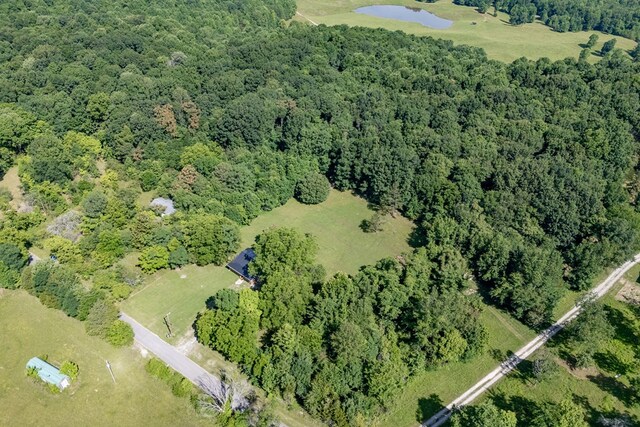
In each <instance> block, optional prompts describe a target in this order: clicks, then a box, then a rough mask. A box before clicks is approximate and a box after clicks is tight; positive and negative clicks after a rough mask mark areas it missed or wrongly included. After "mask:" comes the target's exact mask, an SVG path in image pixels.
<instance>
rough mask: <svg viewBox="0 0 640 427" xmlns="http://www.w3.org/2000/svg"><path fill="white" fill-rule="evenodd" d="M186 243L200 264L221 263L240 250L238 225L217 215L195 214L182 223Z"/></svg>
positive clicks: (192, 256) (191, 254)
mask: <svg viewBox="0 0 640 427" xmlns="http://www.w3.org/2000/svg"><path fill="white" fill-rule="evenodd" d="M182 232H183V234H184V243H185V247H186V249H187V251H188V252H189V255H190V257H191V259H192V260H193V261H194V262H195V263H196V264H198V265H206V264H210V263H214V264H217V265H221V264H223V263H224V262H226V261H227V260H228V258H229V256H230V255H231V254H233V253H235V252H236V251H237V250H238V247H239V244H240V234H239V231H238V226H237V225H236V224H235V223H234V222H232V221H230V220H229V219H227V218H224V217H219V216H216V215H209V214H204V215H202V214H201V215H194V216H192V217H189V218H188V219H187V220H186V221H184V222H183V223H182Z"/></svg>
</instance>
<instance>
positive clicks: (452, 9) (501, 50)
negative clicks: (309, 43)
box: [294, 0, 636, 62]
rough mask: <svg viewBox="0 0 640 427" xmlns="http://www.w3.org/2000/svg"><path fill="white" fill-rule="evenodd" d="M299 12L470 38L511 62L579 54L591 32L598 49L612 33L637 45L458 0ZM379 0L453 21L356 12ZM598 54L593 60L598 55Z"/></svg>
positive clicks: (313, 6)
mask: <svg viewBox="0 0 640 427" xmlns="http://www.w3.org/2000/svg"><path fill="white" fill-rule="evenodd" d="M297 4H298V12H299V15H296V17H295V18H294V19H295V20H298V21H301V22H309V21H313V22H314V23H318V24H326V25H340V24H345V25H351V26H360V27H371V28H385V29H387V30H391V31H396V30H400V31H404V32H406V33H409V34H415V35H419V36H432V37H435V38H441V39H448V40H452V41H453V42H454V43H455V44H468V45H471V46H476V47H481V48H483V49H484V50H485V51H486V52H487V55H488V56H489V58H492V59H498V60H500V61H505V62H511V61H514V60H516V59H518V58H520V57H522V56H525V57H527V58H529V59H538V58H542V57H545V56H546V57H549V58H551V59H553V60H556V59H563V58H566V57H574V58H577V57H578V55H579V54H580V51H581V50H582V46H581V44H584V43H586V42H587V40H588V39H589V36H590V35H591V34H594V33H595V34H598V35H599V37H600V39H599V43H598V44H597V45H596V46H595V47H594V49H593V51H594V52H595V51H598V50H599V49H600V48H601V47H602V44H603V43H604V42H605V41H607V40H609V39H612V38H616V39H618V42H617V44H616V47H618V48H621V49H626V50H631V49H633V48H634V47H635V45H636V44H635V42H634V41H633V40H629V39H626V38H624V37H618V36H612V35H609V34H604V33H600V32H597V31H580V32H576V33H571V32H568V33H559V32H556V31H553V30H552V29H551V28H550V27H547V26H546V25H544V24H543V23H541V22H539V21H537V22H534V23H531V24H524V25H520V26H513V25H510V24H509V15H507V14H505V13H502V12H499V13H498V16H493V14H492V12H493V8H489V12H491V13H486V14H481V13H478V12H477V11H476V9H475V8H473V7H467V6H458V5H455V4H453V1H452V0H439V1H437V2H436V3H428V4H427V3H424V2H418V1H412V0H297ZM376 4H389V5H404V6H409V7H412V8H421V9H424V10H426V11H428V12H430V13H433V14H435V15H436V16H438V17H440V18H444V19H448V20H451V21H453V25H452V26H451V27H449V28H447V29H432V28H428V27H424V26H422V25H420V24H417V23H411V22H402V21H396V20H392V19H384V18H377V17H374V16H367V15H362V14H357V13H355V12H353V11H354V10H355V9H357V8H359V7H363V6H370V5H376ZM598 58H599V57H598V56H596V55H595V54H592V56H591V58H590V60H591V61H597V60H598Z"/></svg>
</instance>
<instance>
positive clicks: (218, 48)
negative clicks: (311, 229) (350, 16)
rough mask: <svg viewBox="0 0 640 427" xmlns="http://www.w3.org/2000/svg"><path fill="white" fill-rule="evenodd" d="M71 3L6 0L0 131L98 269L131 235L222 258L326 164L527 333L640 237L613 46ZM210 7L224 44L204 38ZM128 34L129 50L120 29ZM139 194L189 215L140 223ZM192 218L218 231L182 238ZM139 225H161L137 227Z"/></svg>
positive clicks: (627, 71)
mask: <svg viewBox="0 0 640 427" xmlns="http://www.w3.org/2000/svg"><path fill="white" fill-rule="evenodd" d="M82 4H83V5H84V6H82V7H81V8H80V10H82V11H84V12H83V13H79V14H77V15H74V16H70V15H65V14H64V13H62V12H60V11H58V12H56V11H57V10H58V9H56V8H52V9H50V10H49V9H47V10H48V11H49V13H50V14H49V15H48V16H57V17H58V18H57V19H44V18H42V19H35V20H34V19H26V18H25V19H14V18H16V17H18V16H22V14H25V16H32V15H33V13H36V12H34V11H38V8H35V9H29V8H27V7H26V6H24V5H22V6H21V3H20V2H18V1H17V0H14V1H10V2H5V3H3V5H2V6H1V7H3V8H4V12H6V13H4V14H2V15H0V19H1V20H3V21H2V25H3V27H2V28H3V32H2V34H3V36H2V37H3V40H5V41H6V42H5V44H4V45H3V46H4V48H3V49H4V50H3V52H4V53H3V55H4V56H5V58H6V60H5V61H4V62H3V63H2V64H1V65H0V69H2V73H0V87H2V89H3V90H1V91H0V100H1V101H3V102H7V103H10V104H7V105H5V106H3V107H2V109H0V117H1V118H2V119H1V120H0V124H2V123H4V124H5V125H2V126H4V129H6V131H3V132H0V135H2V136H1V137H2V138H3V140H2V141H3V142H2V144H3V147H4V148H6V150H7V151H5V152H8V153H9V159H10V160H11V156H13V155H12V154H11V153H12V152H13V153H15V152H17V153H20V154H21V160H20V165H21V177H22V183H23V185H24V187H25V189H26V190H27V193H28V194H27V195H28V200H30V201H31V203H32V206H33V207H34V208H37V209H39V210H40V211H41V212H45V213H47V214H48V215H53V214H59V213H62V212H64V211H66V210H68V209H69V208H70V207H72V206H78V205H76V203H78V204H79V205H80V206H79V208H78V209H79V210H81V211H83V212H82V214H83V215H84V218H82V219H81V221H80V222H81V223H82V224H83V225H82V227H80V230H81V231H80V236H79V237H78V240H77V241H73V242H72V244H73V245H74V247H76V248H82V251H81V252H82V253H83V256H84V257H85V259H87V255H89V257H90V259H91V260H93V261H95V263H94V264H93V265H94V267H93V268H94V271H95V269H96V268H109V266H110V265H113V263H114V262H116V261H117V259H119V258H121V257H123V256H124V255H125V254H126V253H127V252H128V251H131V250H133V249H139V250H140V251H143V252H145V251H146V253H145V257H143V258H142V260H145V261H146V260H149V261H151V262H150V263H148V265H146V266H145V269H146V270H147V271H153V270H154V269H157V268H163V267H165V266H177V265H180V264H181V263H184V262H185V261H188V262H193V261H196V262H198V263H200V264H202V263H208V262H216V263H220V262H223V261H224V257H225V256H227V255H228V254H230V253H232V252H233V251H234V250H235V248H236V246H235V245H234V244H233V241H234V240H235V239H234V238H233V236H234V235H237V231H234V228H235V227H237V225H236V224H245V223H247V222H248V221H250V220H251V219H252V218H254V217H255V216H256V215H258V214H259V213H260V212H261V211H263V210H269V209H272V208H274V207H276V206H279V205H281V204H283V203H284V202H286V200H288V199H289V198H290V197H292V196H293V195H294V194H296V188H298V189H303V188H313V187H314V185H315V184H313V182H314V180H315V181H318V180H317V178H314V177H317V173H322V174H324V175H326V176H327V177H328V178H329V180H330V181H331V183H332V185H333V186H335V187H336V188H338V189H340V190H353V191H355V192H357V193H359V194H361V195H363V196H364V197H366V198H367V199H368V200H369V201H370V202H371V203H374V204H378V205H381V206H382V207H383V208H385V209H387V210H398V211H401V212H402V213H403V214H404V215H406V216H407V217H409V218H411V219H412V220H415V221H416V222H417V223H418V224H419V225H420V226H421V227H420V230H419V232H418V233H417V234H418V235H417V237H419V239H417V240H422V241H423V242H424V243H434V244H436V245H441V244H445V243H446V244H447V245H450V246H453V247H456V248H459V249H460V251H461V252H462V254H463V255H464V257H465V258H466V260H467V262H468V264H469V266H470V269H471V271H472V272H473V274H474V275H475V276H476V278H477V279H478V281H479V282H481V284H482V285H483V286H484V287H485V288H486V289H487V290H488V292H489V294H490V295H491V296H492V298H494V299H495V301H497V302H498V303H499V304H502V305H503V306H504V307H506V308H507V309H509V310H511V311H512V312H513V313H514V314H515V315H516V316H518V317H519V318H520V319H522V320H524V321H525V322H527V323H528V324H530V325H533V326H540V325H542V324H544V323H545V322H546V321H548V320H549V318H550V315H551V312H552V310H553V306H554V304H555V301H557V299H558V298H559V296H560V295H561V293H562V291H563V290H564V289H566V287H567V285H568V286H569V287H571V288H574V289H585V288H586V287H588V286H590V284H591V280H592V278H593V277H594V276H595V274H596V273H597V272H598V271H600V270H601V269H602V268H603V267H605V266H607V265H609V264H611V263H615V262H618V261H620V260H622V259H624V258H625V257H627V256H629V255H630V254H631V253H632V252H633V251H634V250H636V248H637V247H638V229H639V228H638V225H639V222H638V221H639V217H638V213H637V211H636V208H635V205H636V200H635V199H636V196H637V194H638V192H637V188H638V177H637V174H636V172H635V169H634V167H635V166H636V160H635V159H636V154H637V150H638V145H637V140H636V137H635V135H637V134H638V129H639V124H640V112H639V109H640V96H639V94H638V88H637V87H636V86H634V83H633V82H634V78H635V76H636V75H637V74H638V70H639V68H638V67H639V65H638V64H637V63H633V62H632V61H630V60H628V59H626V58H625V57H624V55H621V54H620V53H616V51H614V52H612V53H611V54H610V55H608V56H607V57H606V58H604V59H603V60H602V61H600V62H599V63H598V64H596V65H590V64H587V63H586V62H584V61H577V62H576V61H574V60H565V61H560V62H555V63H552V62H550V61H549V60H546V59H541V60H539V61H536V62H532V61H527V60H518V61H516V62H514V63H513V64H509V65H505V64H501V63H498V62H495V61H489V60H487V58H486V56H485V55H484V53H482V51H480V50H478V49H474V48H470V47H464V46H462V47H453V45H452V43H450V42H447V41H435V40H432V39H430V38H416V37H412V36H408V35H405V34H401V33H388V32H386V31H382V30H370V29H363V28H346V27H334V28H326V27H322V26H321V27H319V28H311V27H308V26H305V25H299V24H295V23H292V24H291V26H290V27H289V28H286V29H282V28H279V26H278V25H277V23H276V22H275V21H269V22H270V23H267V24H265V25H264V26H261V27H257V26H254V27H253V28H254V30H253V31H249V29H248V27H247V28H246V29H245V30H246V32H243V31H240V32H238V31H239V30H238V29H237V28H236V29H235V30H233V32H234V37H233V40H230V41H227V39H226V37H227V36H225V34H226V33H225V31H226V30H228V31H232V30H231V29H230V28H229V27H226V26H225V25H226V24H225V23H226V22H227V21H225V20H226V19H228V20H230V21H229V22H233V23H234V24H233V25H235V24H236V23H237V22H239V21H237V20H238V19H241V18H238V17H237V16H236V15H235V12H232V13H231V15H227V13H228V12H220V13H219V14H217V13H213V14H211V16H210V17H203V16H201V15H202V14H199V13H198V11H201V10H203V9H201V8H202V7H205V6H207V5H209V3H206V4H205V3H198V4H194V5H193V10H192V11H191V13H190V14H187V13H186V12H185V15H184V16H183V15H182V12H180V10H181V9H180V8H178V10H177V11H176V12H175V13H176V14H177V15H176V16H180V17H181V18H180V19H181V20H180V21H176V20H171V19H169V18H168V17H167V15H168V14H169V10H165V9H162V7H161V5H160V6H149V5H146V4H145V5H142V4H138V3H135V4H134V6H131V7H134V8H140V10H139V12H140V13H141V15H139V16H138V15H136V16H137V17H136V19H131V17H130V15H127V14H126V13H124V12H122V11H121V10H120V9H117V8H113V7H111V6H110V4H111V3H110V4H109V5H107V4H98V5H97V6H96V5H95V4H94V3H82ZM63 5H67V6H69V5H75V3H74V2H63V3H60V5H58V6H56V7H57V8H61V9H60V10H66V9H64V6H63ZM212 7H213V6H212ZM156 9H157V13H156ZM214 9H215V8H214ZM136 10H138V9H136ZM216 10H217V9H216ZM151 11H154V14H153V15H152V14H151V13H150V12H151ZM107 12H108V13H107ZM56 13H57V14H56ZM36 14H37V13H36ZM216 17H217V18H216ZM221 17H225V18H224V19H222V18H221ZM63 18H64V19H63ZM203 19H204V20H207V19H211V20H212V21H211V22H209V21H207V22H208V24H207V22H202V23H203V25H204V24H207V25H211V27H210V28H212V31H213V29H215V31H213V32H214V33H215V34H218V35H220V37H218V38H215V39H214V38H211V37H210V38H203V39H201V38H200V37H198V35H199V34H200V33H201V32H202V31H204V28H207V26H206V25H205V26H204V27H200V26H198V25H196V24H198V23H201V20H203ZM76 20H78V21H77V22H76ZM80 21H82V25H81V26H80V25H79V24H78V23H79V22H80ZM229 25H231V24H229ZM233 25H231V26H233ZM106 28H108V29H110V31H103V29H106ZM167 28H170V29H172V31H170V32H167ZM225 29H226V30H225ZM123 34H132V35H135V37H136V38H138V39H140V40H142V43H141V44H137V45H136V46H137V48H136V49H137V50H134V49H124V50H123V49H121V48H119V47H118V46H119V45H118V44H117V43H114V42H113V40H112V39H113V38H114V37H119V36H121V35H123ZM80 35H81V36H80ZM45 39H46V40H45ZM52 40H55V43H54V44H52V42H51V41H52ZM98 150H99V151H98ZM100 158H104V159H106V162H104V163H103V164H102V165H101V167H100V168H98V166H97V164H96V163H95V161H96V160H97V159H100ZM305 182H307V184H305ZM318 182H320V181H318ZM311 184H313V185H311ZM142 190H145V191H150V192H152V193H155V194H158V195H162V196H165V197H170V198H173V199H174V201H175V203H176V205H177V207H178V208H179V211H180V212H181V215H178V216H176V217H163V218H161V219H160V218H157V219H155V220H154V221H157V223H155V222H153V221H150V217H149V216H148V215H149V214H148V213H147V214H143V213H142V212H141V211H143V210H146V208H144V207H143V208H138V207H136V200H138V198H139V194H140V192H141V191H142ZM323 191H326V190H323ZM323 191H319V192H317V191H316V190H313V192H314V193H317V194H320V195H321V194H322V193H323ZM100 193H102V194H100ZM105 200H106V202H105ZM308 200H321V197H320V199H317V198H316V197H315V196H314V197H313V198H312V199H308ZM105 203H106V204H105ZM145 215H146V216H147V218H146V219H145V218H144V216H145ZM193 215H204V217H203V218H209V219H205V221H204V223H208V221H209V220H210V221H211V222H212V223H216V224H218V225H213V224H212V225H211V228H210V229H211V230H216V231H215V232H212V233H210V234H211V236H209V237H206V238H205V236H200V237H196V238H195V240H193V241H191V240H190V239H191V237H190V236H189V229H188V227H187V228H185V226H187V225H188V224H189V223H190V221H198V220H192V219H189V218H191V217H192V216H193ZM214 217H215V218H217V219H213V218H214ZM198 218H199V217H198ZM225 219H228V220H230V222H226V221H225ZM139 221H142V222H144V221H147V223H148V224H147V225H146V226H145V227H151V228H154V229H155V228H158V230H162V231H158V230H156V231H154V232H153V233H151V234H153V236H152V237H150V238H147V237H145V238H140V237H139V236H136V235H135V233H136V232H135V231H134V229H133V228H132V227H134V226H137V225H136V224H138V222H139ZM149 224H151V225H149ZM160 224H162V225H160ZM219 228H220V229H224V230H226V231H220V232H219V231H217V230H219ZM193 231H194V232H197V231H198V230H197V229H194V230H193ZM212 236H218V237H219V240H217V241H218V242H224V243H222V245H221V246H218V245H217V244H216V243H215V242H214V241H208V240H207V239H214V240H215V239H216V237H212ZM227 237H229V238H227ZM220 239H221V240H220ZM25 244H26V245H27V246H28V245H29V244H30V242H25ZM67 246H68V243H67ZM149 246H153V247H154V248H152V249H149ZM158 246H159V247H158ZM181 247H182V248H181ZM203 247H207V248H208V249H205V250H204V251H205V252H204V253H202V254H199V253H198V251H199V250H200V249H199V248H203ZM185 251H186V254H185ZM208 251H211V252H208ZM172 253H173V255H172ZM94 255H95V256H94ZM96 256H97V258H96ZM169 257H171V259H172V260H171V262H170V261H169ZM89 271H91V270H89Z"/></svg>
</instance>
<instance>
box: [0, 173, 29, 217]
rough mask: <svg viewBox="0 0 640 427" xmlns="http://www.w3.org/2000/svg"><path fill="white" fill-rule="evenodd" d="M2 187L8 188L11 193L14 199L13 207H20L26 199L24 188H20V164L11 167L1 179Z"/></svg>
mask: <svg viewBox="0 0 640 427" xmlns="http://www.w3.org/2000/svg"><path fill="white" fill-rule="evenodd" d="M0 188H6V189H7V190H9V192H10V193H11V196H12V197H13V199H12V200H11V202H10V205H11V207H12V208H13V209H18V207H20V205H21V204H22V202H23V201H24V194H22V188H20V177H19V176H18V166H13V167H12V168H9V170H7V172H6V173H5V174H4V177H2V180H0Z"/></svg>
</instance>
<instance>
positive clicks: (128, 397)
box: [0, 290, 210, 427]
mask: <svg viewBox="0 0 640 427" xmlns="http://www.w3.org/2000/svg"><path fill="white" fill-rule="evenodd" d="M0 292H1V294H0V319H2V321H1V322H0V337H2V351H0V408H2V410H0V425H2V426H7V427H12V426H16V427H22V426H36V425H47V426H84V425H91V426H143V425H154V426H176V425H178V426H204V425H210V420H207V421H206V422H205V421H204V420H202V419H199V418H198V417H197V416H196V414H195V412H194V410H193V408H192V407H191V405H190V404H189V401H188V400H187V399H179V398H177V397H175V396H173V395H172V394H171V391H170V389H169V387H168V386H167V385H166V384H165V383H162V382H160V381H158V380H155V379H154V378H152V377H151V376H149V375H148V374H147V373H146V372H145V370H144V359H143V358H142V357H141V356H140V353H139V352H137V351H136V350H134V349H133V348H127V349H116V348H114V347H112V346H111V345H109V344H107V343H106V342H103V341H102V340H99V339H97V338H94V337H89V336H88V335H87V334H86V333H85V331H84V327H83V325H82V324H81V323H80V322H78V321H76V320H73V319H70V318H68V317H66V316H65V315H64V314H63V313H62V312H60V311H57V310H52V309H48V308H46V307H44V306H43V305H41V304H40V302H39V301H38V300H37V299H36V298H34V297H32V296H30V295H28V294H26V293H25V292H23V291H3V290H0ZM42 354H48V355H49V360H50V361H52V362H56V363H59V362H62V361H64V360H66V359H70V360H73V361H75V362H77V363H78V364H79V366H80V376H79V378H78V380H77V381H76V382H75V383H74V384H72V386H71V387H70V388H69V389H67V390H66V391H65V392H64V393H62V394H59V395H53V394H51V393H50V392H49V391H47V390H46V389H45V388H43V387H41V386H40V384H36V383H34V382H32V380H31V379H30V378H27V377H26V376H25V365H26V363H27V361H28V360H29V359H30V358H31V357H33V356H39V355H42ZM105 359H107V360H109V362H110V363H111V365H112V366H113V371H114V374H115V377H116V380H117V383H116V384H114V383H113V382H112V380H111V377H110V376H109V373H108V371H107V369H106V368H105Z"/></svg>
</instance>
